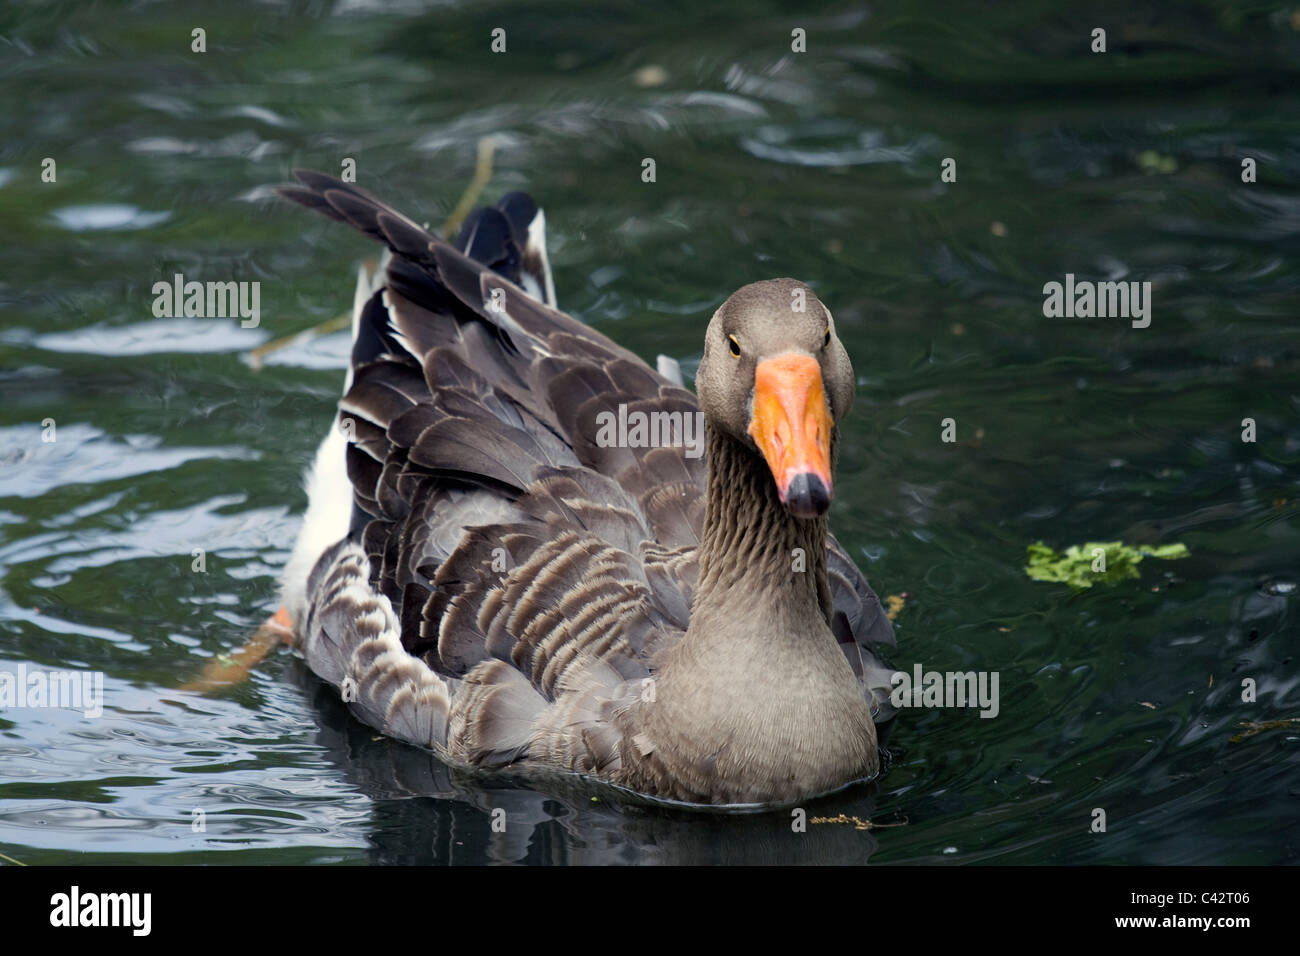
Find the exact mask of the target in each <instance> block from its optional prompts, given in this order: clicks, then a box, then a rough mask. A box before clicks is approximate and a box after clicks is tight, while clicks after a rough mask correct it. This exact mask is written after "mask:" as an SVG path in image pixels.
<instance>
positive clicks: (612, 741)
mask: <svg viewBox="0 0 1300 956" xmlns="http://www.w3.org/2000/svg"><path fill="white" fill-rule="evenodd" d="M295 175H296V176H297V178H298V180H299V182H300V183H301V185H298V186H290V187H284V188H283V189H282V190H281V193H282V194H283V195H285V196H286V197H288V198H290V199H293V200H295V201H296V202H299V203H301V204H303V205H305V206H308V207H310V208H314V209H316V210H318V211H320V212H322V213H324V214H325V215H327V216H329V217H331V218H333V219H336V220H339V221H341V222H344V223H347V224H349V225H351V226H353V227H355V228H357V229H359V230H361V231H362V232H365V233H367V234H368V235H370V236H372V237H374V238H376V239H378V240H380V241H382V242H383V243H384V244H385V245H386V246H387V247H388V249H389V256H388V257H387V260H386V263H385V265H384V266H383V267H382V268H381V269H380V270H379V271H378V272H376V273H375V275H373V276H368V275H366V274H365V273H364V272H363V274H362V277H361V280H360V281H359V284H358V291H357V298H356V304H355V310H354V322H353V337H354V346H353V353H352V359H351V367H350V369H349V372H348V376H347V383H346V388H345V392H344V395H343V398H342V400H341V401H340V403H339V415H338V420H337V421H336V423H335V426H334V427H333V428H332V429H331V431H330V433H329V434H328V435H327V437H326V439H325V441H324V442H323V443H322V445H321V448H320V450H319V452H318V454H317V457H316V461H315V462H314V464H313V467H312V470H311V472H310V474H309V478H308V491H309V505H308V511H307V515H306V518H305V519H304V525H303V531H302V532H301V534H300V537H299V540H298V543H297V544H296V545H295V548H294V552H293V555H292V557H291V558H290V561H289V564H288V565H287V567H286V571H285V575H284V581H283V593H284V603H285V607H284V610H285V611H286V612H287V614H288V617H289V618H290V620H291V622H292V627H293V630H294V637H295V643H296V646H297V647H298V648H299V649H300V651H301V653H302V654H303V655H304V657H305V658H306V661H307V664H308V665H309V666H310V668H311V669H312V670H313V671H314V672H315V673H316V674H318V675H319V676H320V677H321V678H323V679H324V680H326V681H327V682H329V683H331V684H333V685H334V686H336V687H337V688H339V690H340V693H341V695H342V697H343V699H344V700H345V701H347V702H348V704H349V705H350V707H351V709H352V710H353V712H354V713H355V714H356V716H357V717H358V718H359V719H361V720H362V721H364V722H365V723H367V724H369V725H370V726H373V727H375V728H377V729H379V730H381V731H382V732H384V733H385V734H387V735H389V736H392V737H395V738H398V739H400V740H403V741H406V742H408V743H412V744H415V745H417V746H421V747H425V748H428V749H431V750H433V751H435V752H437V753H438V754H439V755H440V756H442V757H443V758H444V759H446V760H447V761H449V762H451V763H453V764H457V765H462V766H469V767H475V768H483V769H499V768H505V767H510V768H512V769H516V770H522V771H527V770H529V769H536V770H544V771H563V772H572V773H578V774H585V775H589V776H591V777H595V778H599V779H601V780H604V781H607V782H609V783H612V784H614V785H616V786H620V787H624V788H627V789H630V790H633V791H636V792H638V793H641V794H646V795H649V796H652V797H657V798H661V799H667V800H675V801H686V802H691V803H704V804H764V805H767V804H780V803H790V802H794V801H797V800H800V799H803V798H806V797H809V796H813V795H816V794H819V793H823V792H827V791H830V790H833V789H836V788H838V787H840V786H843V785H845V784H847V783H849V782H852V781H855V780H859V779H863V778H867V777H870V776H872V775H874V774H875V773H876V772H877V771H878V769H879V746H878V738H877V731H876V723H877V721H880V720H883V719H885V718H887V717H888V716H889V714H890V711H889V707H888V694H889V690H890V681H889V671H888V670H887V669H885V668H884V666H883V665H882V664H881V663H880V661H879V660H878V659H877V658H876V656H875V653H874V650H875V648H877V647H878V646H879V645H882V644H892V643H893V640H894V638H893V630H892V627H891V625H890V623H889V621H888V619H887V617H886V615H885V614H884V613H883V611H882V609H881V607H880V602H879V600H878V598H877V597H876V595H875V593H874V592H873V591H872V590H871V588H870V587H869V585H868V584H867V582H866V580H865V578H864V577H863V576H862V574H861V572H859V570H858V569H857V567H856V566H855V565H854V563H853V561H852V560H851V559H850V558H849V556H848V555H847V553H846V552H845V551H844V549H843V548H841V547H840V545H839V543H838V542H837V541H836V540H835V538H834V537H833V536H832V535H830V533H829V531H828V529H827V522H826V517H825V511H826V506H827V504H828V503H829V500H830V496H831V488H832V480H831V466H832V464H833V461H834V458H835V445H836V442H837V435H838V430H837V428H836V422H837V421H838V419H840V418H842V417H843V415H844V414H845V413H846V412H847V411H848V407H849V405H850V404H851V402H852V394H853V377H852V369H851V367H850V366H849V363H848V357H847V355H846V354H845V353H844V350H843V347H842V346H841V345H840V343H839V340H838V338H837V337H836V336H835V334H834V323H833V320H832V319H831V316H830V313H829V311H827V310H826V309H825V307H824V306H823V305H822V304H821V303H820V302H819V301H818V300H817V298H816V296H815V295H814V294H813V292H812V290H811V289H809V288H808V287H807V286H805V285H804V284H803V283H800V282H796V281H795V280H791V279H777V280H770V281H768V282H760V283H755V284H753V285H750V286H746V287H744V288H743V289H741V290H739V291H738V292H737V293H735V294H734V295H733V296H732V297H731V298H730V299H728V300H727V302H726V303H724V305H723V306H722V307H721V308H720V309H719V310H718V312H717V313H716V314H715V315H714V317H713V319H712V321H711V322H710V324H709V330H708V335H707V337H706V340H705V349H704V357H703V360H702V361H701V365H700V370H699V373H698V374H697V376H696V387H697V390H698V392H699V395H700V398H699V400H698V401H697V399H696V396H695V395H692V394H691V392H690V391H688V390H687V389H685V388H684V387H682V384H681V381H680V376H679V375H675V372H676V368H675V363H672V362H664V361H662V360H661V362H660V367H659V370H655V369H652V368H650V367H649V366H648V365H647V364H646V363H645V362H643V361H642V360H641V359H640V358H638V357H637V356H635V355H633V354H632V353H631V352H629V351H627V350H626V349H623V348H621V347H620V346H618V345H617V344H615V343H614V342H612V341H611V340H610V339H609V338H607V337H606V336H604V335H602V334H601V333H599V332H597V331H595V330H594V329H591V328H590V327H588V326H586V325H585V324H583V323H581V322H579V321H577V320H576V319H574V318H572V317H570V316H568V315H566V314H564V313H562V312H560V311H558V310H557V309H556V308H555V293H554V285H553V283H552V281H551V275H550V268H549V264H548V263H547V259H546V253H545V242H544V226H543V225H542V223H543V219H542V214H541V212H540V211H539V210H538V209H537V207H536V206H535V204H533V203H532V201H531V200H530V199H528V197H526V196H524V195H523V194H520V193H516V194H512V195H511V196H508V197H506V199H504V200H502V202H501V203H500V204H498V206H497V207H496V208H492V209H485V210H479V211H478V212H477V213H475V215H474V216H473V217H471V219H470V220H468V221H467V223H466V226H465V228H464V229H463V230H462V232H461V235H460V237H459V239H458V241H457V243H456V246H453V245H452V244H450V243H447V242H444V241H443V240H441V239H439V238H437V237H435V236H434V235H432V234H430V233H429V232H427V231H426V230H424V229H423V228H421V227H420V226H418V225H416V224H415V223H414V222H413V221H411V220H410V219H408V218H406V217H405V216H403V215H401V214H400V213H398V212H396V211H395V210H393V209H392V208H390V207H389V206H387V205H386V204H384V203H383V202H381V201H379V200H378V199H375V198H374V197H372V196H370V195H369V194H368V193H366V192H364V191H362V190H361V189H359V188H357V187H356V186H355V185H351V184H347V183H343V182H340V181H338V180H336V179H334V178H333V177H329V176H325V175H322V174H318V173H309V172H302V171H299V172H297V173H296V174H295ZM457 247H459V248H457ZM798 301H802V303H803V304H804V309H803V310H802V311H800V310H798V309H797V308H792V302H798ZM620 406H621V409H620ZM701 411H702V412H703V418H704V421H705V422H706V434H707V439H706V441H705V442H704V447H703V455H702V456H695V455H692V454H691V453H690V451H691V449H690V447H689V446H688V445H686V444H685V443H683V442H680V441H678V442H676V443H664V442H660V443H659V445H658V447H624V446H626V445H637V444H648V443H638V442H636V441H625V442H622V443H621V444H620V443H619V442H610V441H609V440H608V432H606V433H604V434H602V431H601V428H602V426H608V425H609V423H610V422H611V421H612V420H616V419H617V416H618V415H619V414H620V413H622V414H624V415H625V420H626V418H630V416H631V413H633V412H642V413H646V414H647V415H656V414H658V415H661V416H663V417H662V418H660V419H659V421H662V422H665V423H677V422H682V423H686V422H687V421H688V418H687V416H689V421H690V422H694V421H696V418H695V416H696V413H697V412H701ZM673 416H676V417H673ZM673 427H682V426H676V425H675V424H674V426H673ZM680 434H681V433H680V432H674V433H672V435H673V436H674V437H676V436H678V435H680Z"/></svg>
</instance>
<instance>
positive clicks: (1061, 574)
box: [1025, 541, 1188, 591]
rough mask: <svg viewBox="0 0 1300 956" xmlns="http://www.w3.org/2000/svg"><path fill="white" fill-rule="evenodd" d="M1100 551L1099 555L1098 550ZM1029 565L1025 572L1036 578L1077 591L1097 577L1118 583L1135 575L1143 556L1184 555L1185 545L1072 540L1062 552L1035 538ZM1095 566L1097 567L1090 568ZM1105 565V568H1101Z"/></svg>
mask: <svg viewBox="0 0 1300 956" xmlns="http://www.w3.org/2000/svg"><path fill="white" fill-rule="evenodd" d="M1098 551H1101V552H1103V554H1104V556H1105V557H1104V561H1103V560H1102V555H1101V554H1098V553H1097V552H1098ZM1028 552H1029V566H1028V567H1026V568H1025V573H1026V574H1028V575H1029V576H1030V577H1031V578H1033V579H1034V580H1035V581H1059V582H1061V583H1063V584H1068V585H1069V586H1070V587H1072V588H1073V589H1074V590H1076V591H1082V590H1083V589H1084V588H1090V587H1092V586H1093V585H1094V584H1096V583H1097V582H1098V581H1105V582H1106V583H1108V584H1117V583H1119V582H1120V581H1123V580H1125V579H1127V578H1136V577H1138V576H1139V575H1140V573H1141V572H1139V571H1138V565H1139V564H1141V563H1142V559H1143V558H1148V557H1150V558H1160V559H1162V560H1165V561H1171V560H1174V559H1175V558H1185V557H1187V554H1188V551H1187V545H1185V544H1162V545H1161V546H1160V547H1158V548H1150V547H1134V546H1132V545H1129V544H1125V543H1124V542H1123V541H1089V542H1088V543H1087V544H1072V545H1070V546H1069V547H1068V548H1066V549H1065V553H1064V554H1062V553H1061V552H1060V551H1057V550H1055V549H1054V548H1049V547H1048V546H1047V545H1045V544H1043V542H1041V541H1036V542H1034V543H1033V544H1031V545H1030V546H1029V548H1028ZM1094 566H1095V567H1097V570H1093V568H1094ZM1101 568H1105V570H1104V571H1103V570H1100V569H1101Z"/></svg>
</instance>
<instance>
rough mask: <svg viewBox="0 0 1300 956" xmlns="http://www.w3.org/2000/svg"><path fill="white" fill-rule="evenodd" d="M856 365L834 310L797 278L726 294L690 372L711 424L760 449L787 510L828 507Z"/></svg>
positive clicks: (811, 511)
mask: <svg viewBox="0 0 1300 956" xmlns="http://www.w3.org/2000/svg"><path fill="white" fill-rule="evenodd" d="M853 383H854V379H853V366H852V364H850V362H849V356H848V353H847V352H846V351H845V350H844V346H843V345H842V344H841V343H840V340H839V337H838V336H837V335H836V334H835V321H834V320H833V319H832V318H831V313H830V310H829V309H827V308H826V306H824V305H823V304H822V303H821V300H819V299H818V298H817V296H816V295H814V294H813V291H812V289H810V288H808V286H807V285H805V284H804V283H802V282H799V281H798V280H796V279H769V280H767V281H765V282H755V283H752V284H750V285H747V286H744V287H743V288H741V289H738V290H737V291H736V292H734V293H732V295H731V297H730V298H729V299H727V301H726V302H724V303H722V306H721V307H720V308H719V309H718V311H717V312H715V313H714V314H713V318H712V319H711V320H710V321H709V329H708V332H707V333H706V335H705V339H704V355H703V358H702V359H701V360H700V367H699V371H698V372H697V373H696V377H695V388H696V393H697V394H698V396H699V400H700V408H701V410H702V411H703V412H704V415H705V418H706V419H707V420H708V422H709V424H710V425H711V426H712V427H713V428H714V429H716V430H718V431H720V432H722V433H724V434H727V435H729V436H730V437H731V438H733V439H735V440H736V441H737V442H739V443H740V444H741V445H742V446H744V447H746V448H748V449H750V450H751V451H752V452H753V453H754V454H755V455H758V456H761V457H762V459H763V460H764V461H765V462H766V464H767V468H768V470H769V471H771V473H772V480H773V481H774V482H775V483H776V492H777V495H778V497H779V498H780V500H781V503H782V504H783V505H784V506H785V508H786V510H787V511H789V512H790V514H792V515H794V516H796V517H799V518H813V517H818V516H820V515H823V514H825V513H826V509H827V508H828V507H829V506H830V501H831V497H832V494H833V489H834V482H833V477H832V474H831V469H832V464H833V457H834V449H833V445H834V438H835V429H836V425H837V423H838V422H839V421H840V420H841V419H842V418H843V417H844V416H845V415H847V414H848V411H849V408H850V406H852V404H853Z"/></svg>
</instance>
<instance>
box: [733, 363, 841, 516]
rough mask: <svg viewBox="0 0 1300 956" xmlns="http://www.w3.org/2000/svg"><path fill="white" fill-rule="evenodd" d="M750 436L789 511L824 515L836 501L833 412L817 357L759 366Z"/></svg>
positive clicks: (755, 374) (756, 371) (801, 514)
mask: <svg viewBox="0 0 1300 956" xmlns="http://www.w3.org/2000/svg"><path fill="white" fill-rule="evenodd" d="M749 434H750V437H752V438H753V439H754V441H755V443H756V444H757V445H758V448H759V451H761V452H762V453H763V457H764V458H765V459H767V466H768V468H770V469H772V477H773V478H775V479H776V490H777V493H778V494H779V495H780V496H781V502H782V503H783V504H784V505H785V506H786V508H787V509H788V510H789V511H790V513H791V514H793V515H795V516H797V517H800V518H813V517H816V516H818V515H823V514H825V513H826V509H827V508H829V507H830V503H831V413H830V409H829V408H828V407H827V405H826V392H825V390H824V389H823V387H822V371H821V366H819V365H818V364H817V360H816V359H814V358H813V357H812V356H810V355H798V354H795V353H790V354H786V355H778V356H777V357H776V358H770V359H767V360H765V361H762V362H759V363H758V367H757V368H756V369H755V370H754V412H753V419H752V420H751V421H750V423H749Z"/></svg>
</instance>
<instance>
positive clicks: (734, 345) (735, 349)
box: [727, 335, 740, 358]
mask: <svg viewBox="0 0 1300 956" xmlns="http://www.w3.org/2000/svg"><path fill="white" fill-rule="evenodd" d="M727 343H728V348H730V349H731V354H732V355H734V356H736V358H740V342H739V341H737V339H736V337H735V336H734V335H728V336H727Z"/></svg>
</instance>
